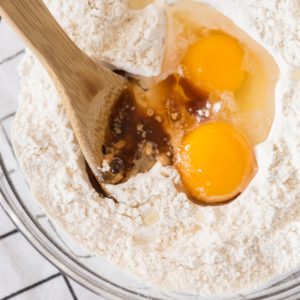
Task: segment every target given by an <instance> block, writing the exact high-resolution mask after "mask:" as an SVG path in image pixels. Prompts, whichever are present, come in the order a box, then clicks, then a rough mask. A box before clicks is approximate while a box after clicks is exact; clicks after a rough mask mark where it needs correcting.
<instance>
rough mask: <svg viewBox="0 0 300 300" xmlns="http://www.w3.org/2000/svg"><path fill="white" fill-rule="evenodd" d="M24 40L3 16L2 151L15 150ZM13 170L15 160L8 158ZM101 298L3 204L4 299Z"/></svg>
mask: <svg viewBox="0 0 300 300" xmlns="http://www.w3.org/2000/svg"><path fill="white" fill-rule="evenodd" d="M23 55H24V44H23V43H22V42H21V41H20V40H19V38H18V37H17V36H16V35H15V34H14V33H13V32H12V31H11V29H10V28H9V27H8V25H7V24H6V23H5V22H3V20H0V133H1V134H2V136H4V138H5V141H2V140H1V145H0V147H1V151H7V153H8V155H7V156H9V155H12V154H11V145H10V140H9V135H10V134H9V131H10V124H11V121H12V120H13V118H14V114H15V111H16V109H17V90H18V88H19V78H18V74H17V66H18V64H19V62H20V60H21V59H22V56H23ZM7 168H8V170H9V171H10V174H13V172H14V170H15V169H16V168H17V166H16V162H15V160H14V159H13V157H12V159H11V161H8V164H7ZM8 299H14V300H69V299H70V300H72V299H79V300H101V299H102V298H100V297H99V296H97V295H95V294H93V293H92V292H90V291H88V290H87V289H85V288H83V287H81V286H80V285H79V284H77V283H75V282H74V281H72V280H71V279H69V278H67V277H66V276H65V275H64V274H62V273H61V272H60V271H59V270H58V269H57V268H56V267H55V266H53V265H51V264H50V263H49V262H48V261H47V260H46V259H45V258H44V257H42V256H41V255H40V254H39V253H38V252H37V251H36V250H35V249H34V248H33V247H32V246H31V245H30V244H29V242H28V241H27V240H26V239H25V238H24V237H23V236H22V234H21V233H20V232H19V231H18V229H17V228H16V227H15V225H14V224H13V223H12V222H11V221H10V220H9V218H8V217H7V216H6V214H5V213H4V211H3V210H2V208H1V206H0V300H8Z"/></svg>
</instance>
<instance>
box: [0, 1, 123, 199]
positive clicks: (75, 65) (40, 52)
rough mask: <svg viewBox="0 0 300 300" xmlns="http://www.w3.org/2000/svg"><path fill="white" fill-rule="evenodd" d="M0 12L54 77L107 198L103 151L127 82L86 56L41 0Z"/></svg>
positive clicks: (7, 5)
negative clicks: (103, 171) (102, 170)
mask: <svg viewBox="0 0 300 300" xmlns="http://www.w3.org/2000/svg"><path fill="white" fill-rule="evenodd" d="M0 14H1V15H2V16H3V17H4V18H5V19H6V20H7V21H8V22H9V23H10V24H11V25H12V26H13V27H14V28H15V30H16V31H17V32H18V33H19V34H20V35H21V36H22V38H23V39H24V40H25V41H26V43H27V45H28V46H29V48H30V49H31V50H32V51H33V52H34V54H35V55H36V56H37V57H38V58H39V60H40V61H41V63H42V64H43V65H44V67H45V68H46V69H47V71H48V73H49V74H50V76H51V77H52V79H53V81H54V83H55V86H56V88H57V90H58V92H59V95H60V97H61V101H62V103H63V105H64V108H65V110H66V112H67V116H68V119H69V121H70V123H71V125H72V127H73V130H74V133H75V136H76V138H77V140H78V143H79V145H80V148H81V150H82V153H83V155H84V157H85V159H86V161H87V162H88V164H89V166H90V168H91V170H92V171H93V173H94V175H95V176H96V178H97V180H98V182H99V183H100V185H101V187H102V189H103V191H104V192H105V193H106V195H108V193H107V191H106V189H105V187H104V185H103V180H102V175H101V164H102V159H103V154H102V151H101V149H102V144H103V141H104V138H105V132H106V128H107V126H108V121H109V116H110V112H111V109H112V106H113V105H114V104H115V102H116V101H117V100H118V99H119V97H120V95H121V93H122V92H123V90H124V89H125V87H126V83H127V82H126V80H125V79H124V78H123V77H121V76H119V75H117V74H115V73H114V72H112V71H110V70H109V69H106V68H104V67H103V66H100V65H98V64H96V63H95V62H93V61H92V60H91V59H90V58H89V57H88V56H87V55H85V54H84V53H83V52H82V51H81V50H80V49H79V48H78V47H77V46H76V45H75V44H74V43H73V42H72V41H71V40H70V38H69V37H68V36H67V34H66V33H65V32H64V31H63V29H62V28H61V27H60V26H59V25H58V23H57V22H56V21H55V19H54V18H53V16H52V15H51V14H50V12H49V11H48V9H47V7H46V6H45V5H44V4H43V2H42V1H41V0H0Z"/></svg>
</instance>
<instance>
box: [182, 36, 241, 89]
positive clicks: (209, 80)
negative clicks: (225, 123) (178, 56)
mask: <svg viewBox="0 0 300 300" xmlns="http://www.w3.org/2000/svg"><path fill="white" fill-rule="evenodd" d="M244 58H245V52H244V50H243V47H242V45H241V44H240V43H239V41H238V40H236V39H234V38H232V37H231V36H229V35H226V34H222V33H213V34H211V35H210V36H207V37H204V38H202V39H200V40H199V41H198V42H196V43H195V44H193V45H192V46H191V47H190V48H189V49H188V51H187V54H186V55H185V57H184V60H183V67H184V72H185V74H186V76H187V77H188V78H189V79H190V80H192V81H193V82H194V83H195V84H197V85H199V86H200V87H201V89H203V90H206V91H208V92H223V91H231V92H235V91H236V90H237V89H238V88H239V87H240V86H241V84H242V81H243V79H244V77H245V73H246V71H245V67H244Z"/></svg>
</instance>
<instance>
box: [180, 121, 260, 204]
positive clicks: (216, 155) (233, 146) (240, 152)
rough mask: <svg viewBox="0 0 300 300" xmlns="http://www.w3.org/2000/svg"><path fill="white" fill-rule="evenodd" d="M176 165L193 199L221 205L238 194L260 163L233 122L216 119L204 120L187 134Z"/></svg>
mask: <svg viewBox="0 0 300 300" xmlns="http://www.w3.org/2000/svg"><path fill="white" fill-rule="evenodd" d="M177 168H178V170H179V173H180V175H181V178H182V181H183V184H184V186H185V188H186V189H187V193H188V194H189V195H190V196H191V197H192V198H194V199H195V200H196V201H199V202H201V203H207V204H218V203H224V202H228V201H230V200H232V199H234V198H235V197H237V196H238V195H239V194H240V193H241V192H242V191H243V190H244V189H245V188H246V187H247V185H248V183H249V182H250V180H251V179H252V178H253V176H254V175H255V172H256V169H257V166H256V159H255V156H254V153H253V151H252V149H251V146H250V145H249V143H248V141H247V140H246V138H245V137H244V135H243V134H242V133H241V132H240V131H239V130H238V129H236V128H235V127H234V126H233V125H231V124H229V123H225V122H223V121H217V122H207V123H203V124H202V125H200V126H199V127H198V128H197V129H195V130H193V131H192V132H191V133H189V134H188V135H186V136H185V137H184V139H183V143H182V147H181V149H180V153H179V162H178V164H177Z"/></svg>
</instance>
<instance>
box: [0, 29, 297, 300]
mask: <svg viewBox="0 0 300 300" xmlns="http://www.w3.org/2000/svg"><path fill="white" fill-rule="evenodd" d="M1 34H2V33H1V27H0V40H1V42H0V204H1V205H2V206H3V208H4V210H5V211H6V212H7V214H8V215H9V216H10V218H11V219H12V221H13V222H14V223H15V224H16V226H17V227H18V228H19V229H20V231H21V232H22V233H23V234H24V236H25V237H26V238H27V239H28V241H29V242H30V243H31V244H32V245H33V246H34V247H35V248H36V249H37V250H38V251H39V252H40V253H41V254H42V255H44V256H45V257H46V258H47V259H48V260H49V261H50V262H52V263H53V264H54V265H56V266H57V267H58V268H59V269H60V270H61V271H62V272H64V273H65V274H66V275H68V276H70V277H71V278H73V279H74V280H75V281H77V282H78V283H80V284H82V285H83V286H85V287H87V288H89V289H90V290H92V291H94V292H95V293H97V294H99V295H101V296H102V297H104V298H105V299H128V300H134V299H138V300H141V299H153V300H154V299H155V300H159V299H162V300H163V299H164V300H167V299H173V300H174V299H185V300H191V299H193V300H196V299H197V300H200V299H214V300H217V299H235V300H239V299H240V300H242V299H257V300H258V299H300V271H297V270H296V271H293V272H291V273H289V274H285V275H284V276H280V277H278V278H276V279H274V280H273V281H272V282H269V283H268V284H267V285H266V286H264V287H261V288H260V289H257V290H255V291H251V292H249V293H246V294H239V295H232V296H228V297H221V298H218V297H211V298H205V297H201V296H195V295H188V294H180V293H172V292H168V291H162V290H160V289H158V288H155V287H151V286H149V285H147V284H146V283H142V282H139V281H137V280H136V279H134V278H132V277H130V276H128V275H126V274H124V273H122V272H120V271H118V270H117V269H116V268H115V267H113V266H112V265H111V264H110V263H109V262H107V261H106V260H104V259H102V258H101V257H96V256H93V255H91V254H90V253H88V252H87V251H86V250H84V249H83V248H82V247H80V246H79V245H78V244H76V243H75V242H74V241H72V239H70V238H69V237H68V236H67V235H66V234H65V233H64V232H63V231H62V230H61V229H60V228H59V227H57V226H56V225H55V224H54V223H53V222H52V221H51V220H50V219H49V218H48V217H47V216H46V215H45V213H44V212H43V210H42V209H41V207H40V206H39V205H38V203H37V202H36V201H35V199H33V197H32V196H31V194H30V190H29V188H28V185H27V184H26V182H25V180H24V179H23V177H22V174H21V172H20V170H19V168H18V165H17V162H16V159H15V157H14V154H13V150H12V147H11V141H10V125H11V122H12V120H13V118H14V110H15V109H16V106H17V94H18V89H19V86H18V85H19V83H18V78H17V65H18V63H19V60H20V59H21V56H22V53H23V52H22V51H20V49H15V50H14V53H15V55H10V56H8V55H7V57H8V58H7V59H2V60H1V57H2V56H3V55H6V53H4V52H5V51H6V50H5V49H6V48H5V47H3V43H2V42H3V41H4V40H3V37H2V38H1ZM11 34H12V33H11ZM7 41H9V43H11V41H10V39H8V40H7ZM1 43H2V47H1ZM4 46H5V45H4ZM299 251H300V249H299Z"/></svg>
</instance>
